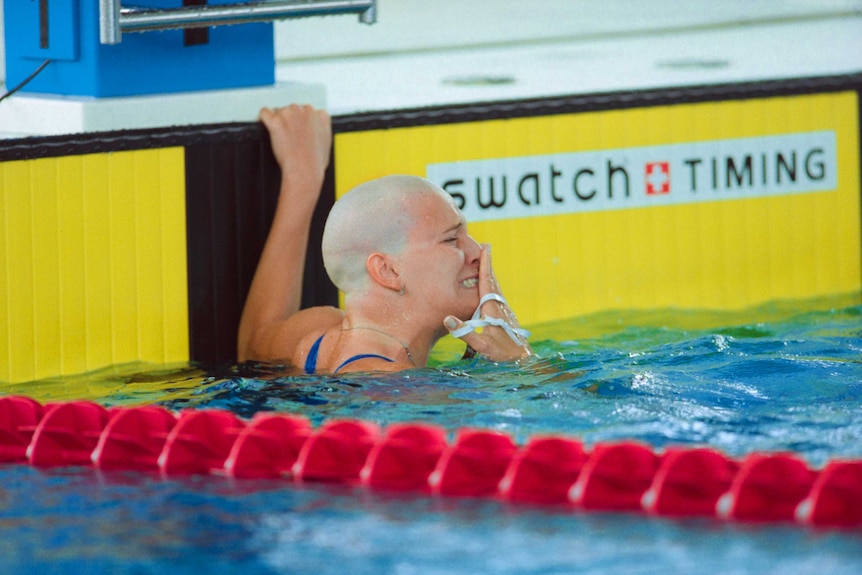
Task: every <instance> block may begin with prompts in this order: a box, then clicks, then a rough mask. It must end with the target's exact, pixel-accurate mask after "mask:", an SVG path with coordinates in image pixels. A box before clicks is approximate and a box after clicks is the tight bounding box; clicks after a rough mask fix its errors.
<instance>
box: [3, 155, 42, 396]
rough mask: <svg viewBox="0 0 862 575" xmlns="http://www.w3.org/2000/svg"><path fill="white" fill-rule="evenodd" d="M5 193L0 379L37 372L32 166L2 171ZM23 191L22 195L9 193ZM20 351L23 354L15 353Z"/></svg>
mask: <svg viewBox="0 0 862 575" xmlns="http://www.w3.org/2000/svg"><path fill="white" fill-rule="evenodd" d="M2 176H3V177H2V180H0V181H2V183H3V187H4V193H3V194H0V196H2V197H0V223H2V226H3V229H2V230H0V234H2V236H3V248H4V249H3V253H2V255H0V257H2V258H3V259H2V260H0V262H2V263H3V265H2V269H3V272H2V273H3V277H2V278H0V279H2V282H0V290H3V291H2V294H3V297H2V298H0V305H2V310H0V314H2V315H0V322H2V323H0V337H2V338H3V341H2V343H3V345H2V349H0V351H2V352H3V353H4V357H3V358H2V361H0V377H6V378H7V379H11V378H12V374H13V373H18V372H22V371H24V372H27V371H29V372H33V371H34V370H35V353H34V351H35V326H34V324H33V307H34V306H33V301H34V294H33V275H34V271H33V258H32V253H33V237H32V225H33V224H32V208H31V205H32V197H31V193H30V174H29V166H28V165H26V164H24V163H21V162H16V163H12V164H10V165H8V167H7V169H5V170H3V174H2ZM6 190H21V191H22V192H23V193H15V194H12V193H6ZM18 350H20V351H21V353H20V354H18V353H14V352H16V351H18Z"/></svg>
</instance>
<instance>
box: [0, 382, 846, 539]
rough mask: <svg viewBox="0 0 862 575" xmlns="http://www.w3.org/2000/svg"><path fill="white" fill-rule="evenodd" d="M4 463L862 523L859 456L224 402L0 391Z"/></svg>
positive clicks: (676, 513) (578, 506)
mask: <svg viewBox="0 0 862 575" xmlns="http://www.w3.org/2000/svg"><path fill="white" fill-rule="evenodd" d="M0 463H18V464H27V463H28V464H30V465H34V466H39V467H59V466H95V467H96V468H99V469H105V470H133V471H150V472H158V473H160V474H162V475H163V476H165V477H171V476H182V475H197V474H217V475H225V476H229V477H233V478H237V479H246V478H248V479H255V478H271V479H279V478H280V479H285V480H288V481H294V482H336V483H347V484H356V485H362V486H365V487H368V488H370V489H376V490H394V491H402V492H416V493H419V494H425V495H431V496H451V497H459V496H460V497H493V498H497V499H500V500H503V501H510V502H513V503H526V504H541V505H556V506H559V507H561V508H568V509H572V510H595V511H624V512H642V513H646V514H649V515H657V516H666V517H690V516H703V517H710V516H711V517H716V518H718V519H722V520H733V521H760V522H765V521H778V522H796V523H798V524H802V525H811V526H822V527H834V528H856V529H858V528H859V527H862V460H832V461H829V462H828V463H827V464H826V465H825V466H824V467H823V468H822V469H820V470H815V469H812V468H810V467H809V466H808V464H807V463H806V462H805V461H803V460H802V459H800V458H799V457H798V456H797V455H795V454H793V453H752V454H749V455H747V456H745V457H744V458H742V459H741V460H736V459H733V458H730V457H728V456H727V455H725V454H723V453H721V452H720V451H718V450H715V449H712V448H709V447H693V448H684V447H671V448H667V449H665V450H663V451H661V452H657V451H655V450H653V449H652V448H651V447H650V446H648V445H645V444H642V443H639V442H637V441H619V442H609V443H599V444H596V445H594V446H593V447H592V449H591V450H589V451H587V450H586V449H585V448H584V446H583V445H582V443H581V442H580V441H578V440H576V439H572V438H567V437H554V436H539V437H533V438H530V439H529V441H528V442H527V443H526V444H525V445H523V446H518V445H516V444H515V442H514V441H513V440H512V438H511V437H509V436H508V435H506V434H504V433H500V432H496V431H491V430H483V429H474V428H463V429H460V430H459V431H458V433H457V435H456V437H455V440H454V442H452V443H451V444H450V443H449V441H448V440H447V434H446V430H445V429H443V428H442V427H439V426H436V425H433V424H427V423H398V424H392V425H389V426H388V427H386V428H385V429H381V428H380V426H378V425H377V424H375V423H372V422H367V421H360V420H348V419H333V420H329V421H326V422H325V423H323V424H322V425H321V426H320V427H318V428H317V429H313V428H312V425H311V423H310V422H309V421H308V420H307V419H306V418H304V417H302V416H297V415H288V414H279V413H271V412H269V413H258V414H257V415H255V416H254V417H253V418H252V419H251V420H243V419H241V418H239V417H237V416H236V415H235V414H233V413H231V412H230V411H227V410H219V409H200V410H193V409H188V410H183V411H180V412H179V413H174V412H171V411H169V410H167V409H165V408H162V407H159V406H144V407H115V408H110V409H106V408H105V407H103V406H101V405H99V404H97V403H94V402H90V401H69V402H62V403H46V404H44V405H43V404H40V403H39V402H37V401H35V400H33V399H32V398H29V397H26V396H4V397H0Z"/></svg>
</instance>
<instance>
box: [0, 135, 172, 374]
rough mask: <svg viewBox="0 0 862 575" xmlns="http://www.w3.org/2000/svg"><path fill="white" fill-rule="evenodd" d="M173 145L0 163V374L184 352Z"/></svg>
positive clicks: (164, 358) (165, 358) (75, 368)
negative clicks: (153, 148)
mask: <svg viewBox="0 0 862 575" xmlns="http://www.w3.org/2000/svg"><path fill="white" fill-rule="evenodd" d="M184 169H185V167H184V155H183V150H182V149H179V148H172V149H160V150H159V149H157V150H145V151H135V152H122V153H113V154H95V155H87V156H70V157H64V158H50V159H40V160H32V161H24V162H7V163H3V164H0V184H2V189H0V223H2V225H3V229H2V230H0V380H3V381H27V380H30V379H38V378H42V377H47V376H53V375H62V374H69V373H78V372H82V371H88V370H92V369H96V368H99V367H103V366H105V365H109V364H117V363H125V362H130V361H154V362H171V361H182V360H187V359H188V353H189V350H188V304H187V279H186V247H185V189H184Z"/></svg>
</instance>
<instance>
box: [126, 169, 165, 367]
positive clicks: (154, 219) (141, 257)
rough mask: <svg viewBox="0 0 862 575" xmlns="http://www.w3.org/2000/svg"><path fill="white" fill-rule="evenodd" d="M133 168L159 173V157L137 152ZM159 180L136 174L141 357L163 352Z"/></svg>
mask: <svg viewBox="0 0 862 575" xmlns="http://www.w3.org/2000/svg"><path fill="white" fill-rule="evenodd" d="M134 160H135V172H137V173H146V172H151V173H155V174H158V173H159V170H160V166H159V158H158V156H157V155H155V154H146V155H145V154H138V155H136V156H135V158H134ZM158 183H159V182H158V180H156V181H155V182H152V183H150V182H147V183H146V184H144V183H143V182H142V180H141V179H140V178H136V180H135V181H134V182H132V184H133V185H134V186H135V187H134V188H133V189H134V197H135V199H136V201H137V205H136V206H135V208H136V209H135V214H136V217H137V221H136V222H135V223H136V225H135V232H136V238H135V241H136V244H137V245H144V244H148V246H147V249H140V250H138V252H137V254H136V256H137V257H136V261H135V263H136V270H135V272H136V277H137V286H138V287H137V292H138V317H139V318H140V319H139V323H138V348H139V350H140V352H139V353H140V354H141V356H143V357H163V356H164V351H165V350H164V345H163V341H164V331H163V329H162V323H161V322H162V318H164V317H165V307H164V298H163V297H162V285H163V283H164V277H163V276H162V269H161V262H162V255H163V253H164V249H163V245H162V231H161V228H162V222H161V221H160V220H159V210H160V207H161V203H162V201H161V200H162V198H161V195H162V194H161V190H160V189H159V186H158Z"/></svg>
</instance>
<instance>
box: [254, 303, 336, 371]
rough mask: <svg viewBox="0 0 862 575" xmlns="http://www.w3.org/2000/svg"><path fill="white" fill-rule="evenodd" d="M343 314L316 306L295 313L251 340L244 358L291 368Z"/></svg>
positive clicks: (330, 307)
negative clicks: (278, 363) (285, 365)
mask: <svg viewBox="0 0 862 575" xmlns="http://www.w3.org/2000/svg"><path fill="white" fill-rule="evenodd" d="M343 320H344V312H343V311H342V310H340V309H338V308H335V307H332V306H317V307H310V308H306V309H302V310H299V311H298V312H296V313H295V314H293V315H291V316H290V317H288V318H286V319H284V320H282V321H278V322H274V323H272V324H271V325H269V326H266V327H264V328H263V329H262V330H261V333H259V334H258V336H257V337H255V338H254V340H253V341H254V345H253V346H252V348H251V349H250V350H249V351H248V352H247V357H246V358H240V359H241V360H244V359H251V360H256V361H273V362H280V361H284V360H287V361H288V362H290V363H291V364H292V365H302V364H301V363H297V360H298V359H299V358H304V357H305V356H306V355H307V354H308V350H309V349H310V348H311V346H312V344H313V343H314V340H315V339H317V338H318V337H320V336H321V335H323V334H324V333H325V332H326V331H328V330H330V329H332V328H333V327H336V326H340V325H341V322H342V321H343Z"/></svg>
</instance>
